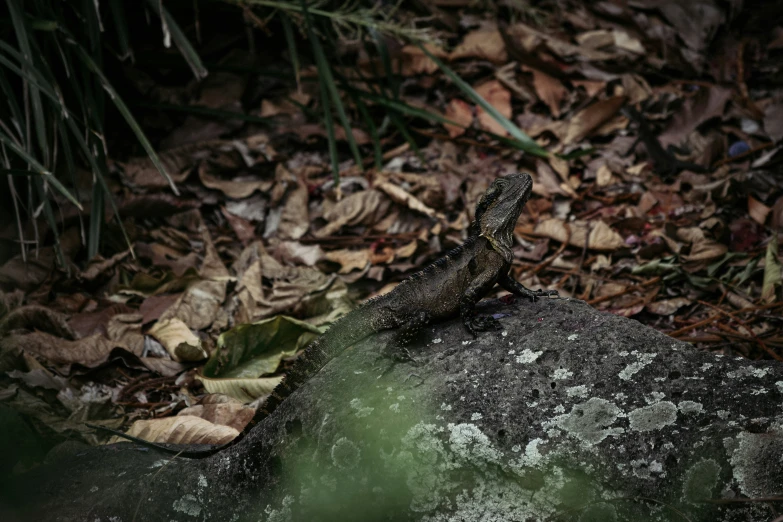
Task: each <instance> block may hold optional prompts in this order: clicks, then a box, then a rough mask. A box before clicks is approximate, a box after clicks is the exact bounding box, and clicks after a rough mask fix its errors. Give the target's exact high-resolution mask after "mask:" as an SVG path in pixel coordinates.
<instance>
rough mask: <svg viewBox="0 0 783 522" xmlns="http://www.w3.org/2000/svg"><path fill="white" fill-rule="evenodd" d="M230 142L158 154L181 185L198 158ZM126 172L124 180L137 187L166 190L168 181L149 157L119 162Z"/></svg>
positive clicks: (171, 175) (204, 144) (167, 170)
mask: <svg viewBox="0 0 783 522" xmlns="http://www.w3.org/2000/svg"><path fill="white" fill-rule="evenodd" d="M228 144H229V142H227V141H224V140H208V141H201V142H197V143H189V144H187V145H182V146H181V147H177V148H174V149H170V150H166V151H163V152H160V153H158V158H159V159H160V161H161V163H163V166H164V167H165V168H166V172H168V174H169V176H170V177H171V179H172V180H173V181H174V183H181V182H183V181H185V179H186V178H187V177H188V176H189V175H190V172H191V169H192V168H193V166H194V165H195V164H196V162H197V161H198V158H201V157H205V156H207V155H209V154H210V152H212V151H213V150H215V149H218V148H220V147H225V146H227V145H228ZM118 164H119V165H120V166H121V167H122V169H123V171H124V173H125V174H124V178H125V179H127V180H128V182H129V183H131V184H132V185H135V186H137V187H144V188H165V187H168V186H169V183H168V181H166V179H165V178H164V177H163V176H161V175H160V172H159V171H158V169H157V168H156V167H155V164H154V163H152V160H151V159H150V158H149V156H140V157H137V158H132V159H131V160H129V161H127V162H125V163H122V162H118Z"/></svg>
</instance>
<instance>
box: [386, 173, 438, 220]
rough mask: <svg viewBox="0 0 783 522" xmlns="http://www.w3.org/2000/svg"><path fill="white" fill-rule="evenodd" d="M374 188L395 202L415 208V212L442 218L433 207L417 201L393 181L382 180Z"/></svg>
mask: <svg viewBox="0 0 783 522" xmlns="http://www.w3.org/2000/svg"><path fill="white" fill-rule="evenodd" d="M375 188H376V189H378V190H380V191H382V192H384V193H385V194H386V195H387V196H389V198H390V199H391V200H392V201H394V202H395V203H399V204H400V205H405V206H406V207H408V208H409V209H411V210H415V211H416V212H421V213H422V214H424V215H425V216H429V217H439V218H443V216H441V215H440V214H439V213H438V212H436V211H435V210H434V209H432V208H430V207H428V206H427V205H425V204H424V203H422V202H421V201H419V200H418V199H417V198H416V197H414V196H413V195H411V194H409V193H408V192H406V191H405V189H402V188H400V187H398V186H397V185H395V184H393V183H389V182H388V181H384V182H382V183H378V184H377V185H376V186H375ZM443 219H445V218H443Z"/></svg>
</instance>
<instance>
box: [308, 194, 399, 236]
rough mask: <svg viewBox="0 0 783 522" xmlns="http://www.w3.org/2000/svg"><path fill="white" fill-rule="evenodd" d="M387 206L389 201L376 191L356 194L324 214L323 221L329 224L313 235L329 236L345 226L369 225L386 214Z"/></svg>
mask: <svg viewBox="0 0 783 522" xmlns="http://www.w3.org/2000/svg"><path fill="white" fill-rule="evenodd" d="M389 205H390V202H389V199H388V198H387V197H386V196H385V195H384V194H382V193H381V192H379V191H378V190H362V191H360V192H356V193H354V194H351V195H350V196H348V197H346V198H343V199H342V200H340V201H338V202H337V203H336V204H335V205H334V206H333V207H332V208H331V209H329V210H327V211H326V212H324V219H326V220H327V221H329V223H327V224H326V225H325V226H324V227H323V228H321V229H320V230H317V231H316V232H315V233H314V235H315V236H316V237H327V236H331V235H332V234H334V233H335V232H337V231H338V230H340V229H341V228H342V227H343V226H345V225H351V226H352V225H359V224H363V225H370V224H372V223H374V222H376V221H378V220H379V219H381V218H382V217H383V216H384V215H385V214H386V212H387V211H388V210H389Z"/></svg>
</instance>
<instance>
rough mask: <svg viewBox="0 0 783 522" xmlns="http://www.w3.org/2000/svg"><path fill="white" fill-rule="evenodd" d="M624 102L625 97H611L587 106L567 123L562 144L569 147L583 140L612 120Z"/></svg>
mask: <svg viewBox="0 0 783 522" xmlns="http://www.w3.org/2000/svg"><path fill="white" fill-rule="evenodd" d="M625 102H626V97H625V96H613V97H611V98H608V99H606V100H600V101H597V102H595V103H592V104H590V105H588V106H587V107H585V108H584V109H582V110H581V111H579V112H578V113H577V114H576V116H574V117H573V118H572V119H571V120H570V121H569V122H568V126H567V127H566V131H565V135H564V136H563V137H562V141H563V143H564V144H566V145H570V144H572V143H577V142H579V141H581V140H583V139H584V138H585V137H587V136H588V135H589V134H590V133H591V132H592V131H593V130H595V129H597V128H598V127H600V126H601V125H603V124H604V123H605V122H606V121H608V120H609V119H610V118H613V117H614V116H615V115H616V114H617V112H618V111H619V110H620V108H621V107H622V106H623V105H624V104H625Z"/></svg>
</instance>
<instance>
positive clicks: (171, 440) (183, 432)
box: [109, 415, 239, 445]
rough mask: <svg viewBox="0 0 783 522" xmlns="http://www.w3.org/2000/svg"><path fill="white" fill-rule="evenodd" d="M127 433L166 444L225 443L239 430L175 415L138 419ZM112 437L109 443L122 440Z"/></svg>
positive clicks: (237, 433)
mask: <svg viewBox="0 0 783 522" xmlns="http://www.w3.org/2000/svg"><path fill="white" fill-rule="evenodd" d="M127 433H128V435H131V436H134V437H138V438H141V439H144V440H147V441H149V442H160V443H167V444H214V445H220V444H226V443H227V442H231V441H232V440H234V438H236V436H237V435H239V430H237V429H234V428H231V427H229V426H221V425H218V424H213V423H211V422H209V421H208V420H205V419H202V418H200V417H194V416H192V415H177V416H175V417H165V418H162V419H149V420H138V421H136V422H134V423H133V425H132V426H131V427H130V429H129V430H128V431H127ZM123 440H124V439H122V438H120V437H117V436H115V437H113V438H112V439H111V440H110V441H109V443H115V442H122V441H123Z"/></svg>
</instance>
